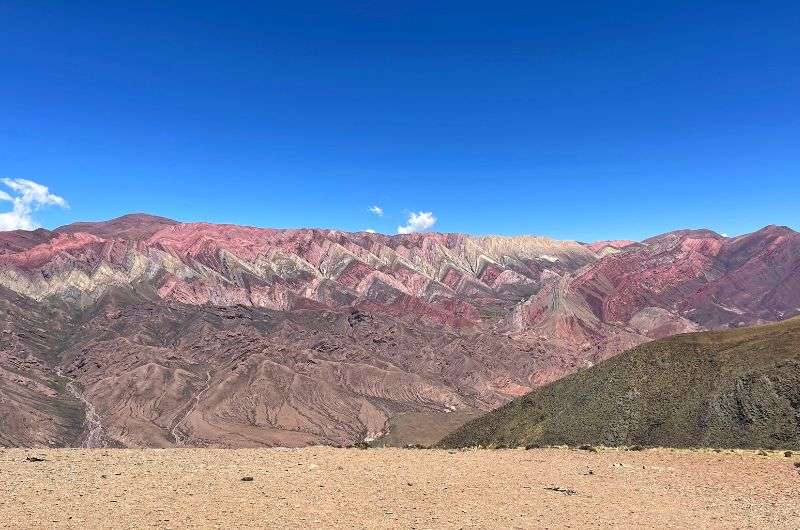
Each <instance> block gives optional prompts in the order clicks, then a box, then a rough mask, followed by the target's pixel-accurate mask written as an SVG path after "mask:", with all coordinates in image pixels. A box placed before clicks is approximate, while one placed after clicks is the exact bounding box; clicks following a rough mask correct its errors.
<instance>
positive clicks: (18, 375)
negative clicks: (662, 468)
mask: <svg viewBox="0 0 800 530" xmlns="http://www.w3.org/2000/svg"><path fill="white" fill-rule="evenodd" d="M799 249H800V242H799V240H798V234H797V233H795V232H793V231H791V230H790V229H788V228H785V227H766V228H765V229H763V230H761V231H758V232H755V233H753V234H749V235H746V236H741V237H739V238H724V237H722V236H719V235H717V234H715V233H713V232H709V231H679V232H673V233H669V234H664V235H662V236H657V237H655V238H651V239H649V240H646V241H643V242H641V243H632V242H626V241H610V242H600V243H598V244H588V245H587V244H582V243H578V242H573V241H557V240H552V239H548V238H541V237H512V238H506V237H472V236H466V235H462V234H439V233H423V234H410V235H398V236H386V235H381V234H370V233H365V232H358V233H347V232H341V231H337V230H321V229H295V230H276V229H260V228H252V227H240V226H233V225H212V224H207V223H188V224H185V223H177V222H175V221H171V220H169V219H164V218H158V217H152V216H146V215H131V216H125V217H122V218H119V219H115V220H112V221H109V222H101V223H78V224H74V225H69V226H66V227H62V228H59V229H56V230H53V231H47V230H37V231H34V232H19V231H18V232H6V233H0V293H2V299H3V301H4V304H5V307H4V315H3V316H4V322H5V326H6V328H5V329H4V330H3V333H4V337H13V338H14V340H13V341H6V342H4V343H3V344H2V348H3V349H2V351H0V368H3V370H5V371H4V372H2V373H3V374H4V375H3V385H2V386H0V418H8V420H7V421H4V423H6V424H7V425H11V426H12V428H11V429H7V431H6V432H7V434H6V435H5V436H6V438H5V439H4V440H3V441H2V443H3V444H5V445H14V444H24V445H30V444H45V445H51V444H54V445H69V444H74V443H76V441H80V442H82V443H85V442H86V441H87V440H97V439H98V432H92V433H90V432H88V431H89V430H90V429H95V430H96V429H98V428H100V429H102V433H101V434H102V436H101V437H100V438H99V439H102V440H104V443H111V444H117V445H136V446H141V445H155V446H168V445H173V444H191V445H226V446H248V445H280V444H289V445H299V444H305V443H353V442H355V441H359V440H361V439H364V438H373V437H375V436H379V435H380V434H381V433H382V432H383V431H384V430H385V428H386V426H387V425H388V423H389V422H388V419H389V418H391V417H393V416H394V415H396V414H399V413H403V412H414V411H423V412H425V411H435V412H437V413H443V414H444V413H447V411H449V410H453V409H460V408H475V409H479V410H489V409H491V408H494V407H496V406H499V405H501V404H502V403H504V402H506V401H508V400H509V399H511V398H513V397H515V396H519V395H522V394H524V393H526V392H528V391H530V390H531V389H533V388H536V387H538V386H541V385H543V384H546V383H548V382H551V381H553V380H555V379H558V378H560V377H563V376H564V375H566V374H569V373H572V372H574V371H576V370H578V369H579V368H582V367H586V366H591V365H592V364H595V363H597V362H599V361H602V360H603V359H607V358H608V357H611V356H613V355H615V354H616V353H619V352H621V351H623V350H625V349H627V348H630V347H632V346H635V345H636V344H639V343H642V342H645V341H648V340H651V339H653V338H659V337H663V336H666V335H670V334H673V333H677V332H682V331H696V330H701V329H706V328H719V327H727V326H738V325H741V324H751V323H757V322H762V321H769V320H779V319H783V318H788V317H790V316H792V315H794V314H797V313H798V312H800V309H798V307H800V302H799V300H800V289H799V288H798V280H797V276H798V275H797V274H796V273H797V271H798V266H799V265H798V264H799V263H800V259H799V258H798V255H800V250H799ZM37 315H38V316H37ZM33 317H35V318H33ZM364 322H367V324H364ZM36 337H46V338H47V340H44V339H41V338H39V339H36ZM233 359H238V361H236V363H232V360H233ZM234 364H235V365H234ZM242 367H247V369H246V373H245V374H242V373H240V372H241V371H242V370H245V368H242ZM237 370H239V371H237ZM9 374H11V375H9ZM248 374H249V375H248ZM19 404H22V405H24V406H23V407H20V406H19ZM36 404H38V405H36ZM90 406H91V407H92V408H91V410H90V409H89V407H90ZM36 410H38V411H39V412H38V413H34V411H36ZM43 410H46V411H47V412H42V411H43ZM23 411H26V412H24V414H23ZM76 411H77V412H76ZM81 411H83V413H84V417H81V416H80V412H81ZM87 411H90V412H91V414H90V415H91V416H92V418H95V416H96V417H97V418H99V420H98V421H97V422H94V421H93V422H87V421H86V417H85V416H86V412H87ZM20 414H23V415H22V416H19V415H20ZM25 418H27V420H25ZM48 421H49V423H48ZM98 424H100V425H101V427H98ZM56 426H58V428H56ZM92 443H94V442H92Z"/></svg>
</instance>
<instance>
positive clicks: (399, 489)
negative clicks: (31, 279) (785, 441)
mask: <svg viewBox="0 0 800 530" xmlns="http://www.w3.org/2000/svg"><path fill="white" fill-rule="evenodd" d="M28 456H38V457H43V458H45V461H44V462H28V461H26V457H28ZM798 460H800V459H798V458H797V456H794V457H792V458H786V457H784V456H783V453H779V452H775V453H770V454H769V455H768V456H759V455H758V454H756V453H755V452H752V451H751V452H736V453H732V452H725V453H715V452H711V451H703V452H691V451H672V450H662V449H659V450H648V451H642V452H633V451H622V450H610V449H607V450H606V449H604V450H601V451H600V452H597V453H591V452H587V451H578V450H568V449H535V450H530V451H525V450H498V451H489V450H482V451H457V452H455V451H451V452H448V451H439V450H437V451H430V450H411V449H369V450H359V449H333V448H306V449H262V450H206V449H163V450H106V449H95V450H78V449H64V450H32V449H29V450H24V449H4V450H0V526H3V527H12V528H61V527H73V528H87V527H89V528H91V527H113V528H123V527H157V528H184V527H273V528H308V527H312V528H314V527H337V528H541V527H550V528H569V527H572V528H582V527H587V526H624V527H643V526H645V527H669V526H680V527H687V526H692V527H704V528H712V527H738V528H745V527H759V528H767V527H769V528H800V474H798V469H797V468H795V467H794V462H795V461H798ZM590 471H591V473H590ZM242 477H252V478H253V480H252V481H242ZM547 488H556V489H560V490H571V491H553V490H551V489H547Z"/></svg>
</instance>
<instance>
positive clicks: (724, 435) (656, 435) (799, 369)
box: [440, 318, 800, 449]
mask: <svg viewBox="0 0 800 530" xmlns="http://www.w3.org/2000/svg"><path fill="white" fill-rule="evenodd" d="M583 443H588V444H599V445H610V446H616V445H635V444H639V445H648V446H671V447H693V446H710V447H778V448H791V449H800V319H798V318H795V319H792V320H789V321H785V322H781V323H777V324H770V325H766V326H757V327H752V328H742V329H737V330H733V331H722V332H706V333H693V334H684V335H676V336H673V337H671V338H668V339H663V340H659V341H655V342H651V343H648V344H644V345H641V346H638V347H636V348H634V349H632V350H629V351H627V352H625V353H622V354H620V355H619V356H617V357H615V358H613V359H610V360H608V361H606V362H603V363H601V364H599V365H597V366H595V367H593V368H591V369H588V370H585V371H582V372H579V373H577V374H574V375H572V376H569V377H567V378H565V379H562V380H560V381H556V382H555V383H552V384H550V385H548V386H545V387H542V388H540V389H538V390H535V391H533V392H531V393H530V394H528V395H526V396H524V397H522V398H519V399H517V400H515V401H513V402H511V403H509V404H508V405H506V406H504V407H502V408H500V409H498V410H496V411H494V412H490V413H489V414H486V415H484V416H482V417H480V418H478V419H476V420H474V421H472V422H469V423H467V424H466V425H464V426H463V427H461V428H460V429H458V430H456V431H455V432H453V433H451V434H450V435H448V436H447V437H445V438H444V439H443V440H442V441H441V442H440V445H442V446H446V447H464V446H474V445H509V446H520V445H536V444H542V445H551V444H552V445H555V444H569V445H575V444H583Z"/></svg>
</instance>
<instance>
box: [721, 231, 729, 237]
mask: <svg viewBox="0 0 800 530" xmlns="http://www.w3.org/2000/svg"><path fill="white" fill-rule="evenodd" d="M720 235H721V236H722V237H731V236H729V235H728V234H726V233H725V232H722V233H721V234H720Z"/></svg>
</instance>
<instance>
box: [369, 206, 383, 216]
mask: <svg viewBox="0 0 800 530" xmlns="http://www.w3.org/2000/svg"><path fill="white" fill-rule="evenodd" d="M369 211H370V212H372V213H374V214H375V215H377V216H378V217H383V208H381V207H380V206H370V207H369Z"/></svg>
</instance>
